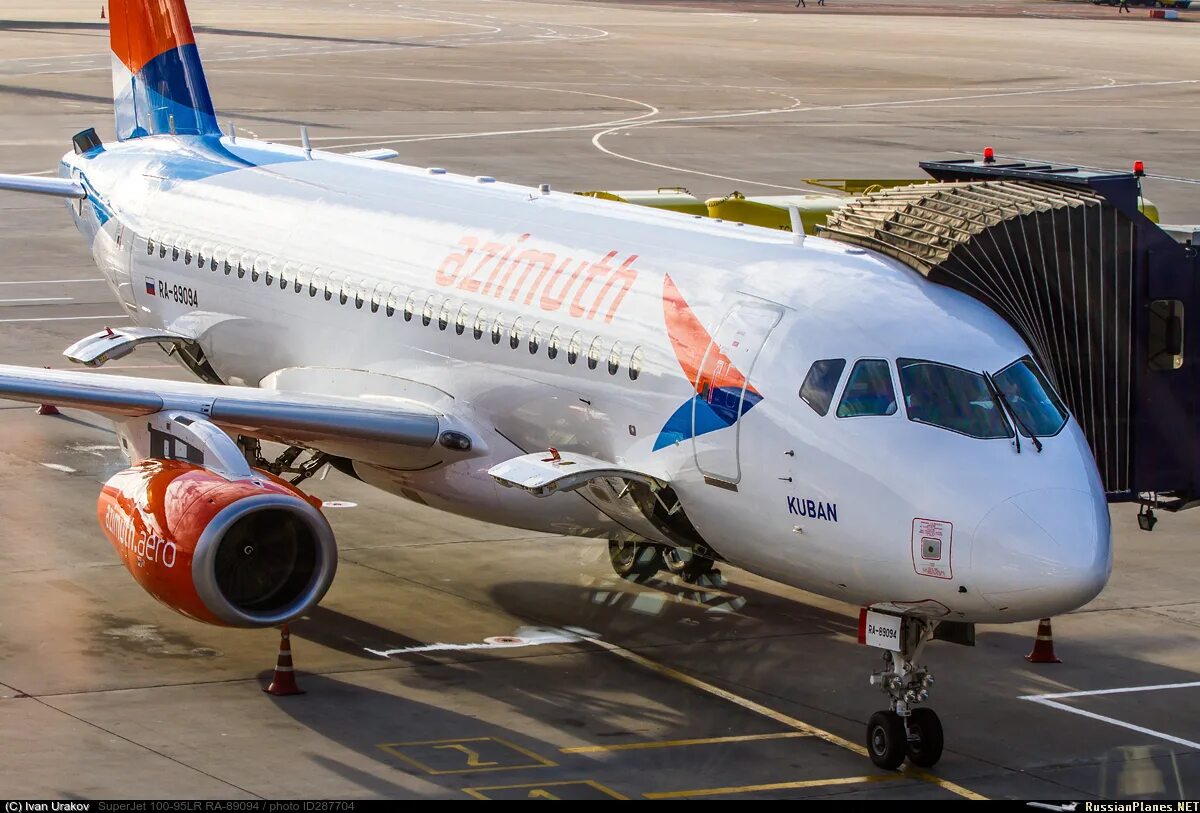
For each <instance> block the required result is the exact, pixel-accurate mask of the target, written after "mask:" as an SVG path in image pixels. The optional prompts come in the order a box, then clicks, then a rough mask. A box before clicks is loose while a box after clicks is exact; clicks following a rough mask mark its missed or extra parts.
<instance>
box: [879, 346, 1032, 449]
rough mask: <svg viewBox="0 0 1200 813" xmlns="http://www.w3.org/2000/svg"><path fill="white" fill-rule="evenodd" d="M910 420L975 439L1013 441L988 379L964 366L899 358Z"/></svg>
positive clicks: (1006, 420) (902, 384)
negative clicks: (1008, 439)
mask: <svg viewBox="0 0 1200 813" xmlns="http://www.w3.org/2000/svg"><path fill="white" fill-rule="evenodd" d="M896 367H897V368H898V370H899V372H900V388H901V389H902V390H903V391H904V406H905V408H906V409H907V410H908V419H909V420H910V421H916V422H917V423H927V424H929V425H930V426H939V427H941V428H942V429H949V430H950V431H951V432H959V433H961V434H964V435H969V436H971V437H973V438H1011V437H1012V427H1010V426H1009V425H1008V419H1007V418H1005V416H1004V411H1003V410H1002V409H1001V408H1000V405H999V404H997V403H996V401H995V399H994V398H993V397H992V393H991V390H990V389H989V388H988V383H987V379H986V378H984V377H983V376H982V375H981V374H980V373H973V372H971V371H970V370H964V369H962V368H961V367H951V366H950V365H949V364H938V363H937V362H934V361H922V360H920V359H896Z"/></svg>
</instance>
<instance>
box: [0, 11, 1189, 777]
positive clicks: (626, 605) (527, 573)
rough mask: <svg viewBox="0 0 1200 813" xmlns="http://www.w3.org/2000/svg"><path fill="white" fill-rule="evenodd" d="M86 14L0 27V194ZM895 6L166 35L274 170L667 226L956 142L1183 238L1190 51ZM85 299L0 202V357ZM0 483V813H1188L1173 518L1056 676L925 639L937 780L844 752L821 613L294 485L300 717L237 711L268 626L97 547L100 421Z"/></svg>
mask: <svg viewBox="0 0 1200 813" xmlns="http://www.w3.org/2000/svg"><path fill="white" fill-rule="evenodd" d="M829 2H830V3H831V4H837V3H839V0H829ZM99 5H100V4H99V3H98V2H77V1H76V0H68V1H67V2H63V3H59V4H55V6H54V8H53V9H46V8H44V7H43V6H44V4H36V3H33V2H31V0H30V1H27V0H10V2H7V3H5V6H4V10H3V12H0V13H2V14H3V15H4V16H5V17H6V18H7V19H4V20H0V171H4V172H25V173H49V172H52V171H53V169H54V167H55V165H56V162H57V159H58V157H59V156H60V155H61V154H62V153H63V152H64V151H65V150H67V149H68V148H69V138H70V135H71V134H72V133H74V132H76V131H78V130H81V129H83V128H85V127H88V126H96V127H97V129H98V131H99V133H100V135H101V137H102V138H104V139H106V140H107V139H110V138H111V133H112V120H111V107H110V101H109V98H110V97H109V93H110V86H111V84H110V77H109V70H108V64H109V56H108V53H107V32H106V30H105V27H104V23H102V22H101V21H100V20H99V19H98V17H99ZM712 5H714V4H712V3H709V4H707V6H712ZM719 5H720V6H722V7H725V8H728V9H730V10H732V9H734V8H736V6H734V4H732V3H722V4H719ZM750 5H751V6H763V5H765V4H762V3H754V4H750ZM784 5H790V4H788V3H787V2H786V0H784ZM809 5H810V8H809V9H807V11H808V12H813V11H814V8H813V7H812V6H813V4H811V3H810V4H809ZM857 5H860V6H861V3H859V4H857ZM919 5H921V6H922V7H936V8H934V9H933V11H935V12H937V11H939V10H940V11H941V12H944V14H945V16H906V15H899V16H888V15H883V14H875V15H867V14H827V15H820V14H814V13H807V14H805V13H801V12H803V11H804V10H801V12H797V13H771V14H765V13H764V14H758V13H757V12H754V13H744V14H741V13H714V12H713V10H712V9H711V8H709V7H707V6H706V7H704V8H700V9H692V8H688V7H684V6H682V5H681V4H672V5H664V6H656V5H650V4H646V3H636V4H619V3H609V4H591V3H585V2H575V3H566V2H557V3H554V2H545V3H542V2H508V1H507V0H499V1H497V2H486V1H485V0H472V1H471V2H467V1H466V0H437V2H433V1H432V0H429V1H428V2H412V3H395V2H382V1H381V0H360V2H354V3H349V2H343V1H341V0H338V1H337V2H334V0H319V1H316V2H310V3H304V4H300V3H283V2H270V1H267V0H247V1H246V2H242V1H241V0H239V2H233V1H232V0H213V1H212V2H203V1H202V0H192V2H191V3H189V7H190V10H191V16H192V19H193V22H194V24H195V25H196V26H197V32H198V33H197V38H198V42H199V46H200V50H201V56H202V59H203V60H204V63H205V66H206V71H207V73H208V77H209V82H210V85H211V90H212V93H213V97H214V99H215V101H216V105H217V107H218V110H219V111H220V112H221V116H222V119H223V120H225V119H228V120H232V121H235V122H236V123H237V125H238V128H239V131H240V132H242V133H243V134H245V135H248V136H249V135H254V136H258V137H261V138H266V139H271V140H276V141H288V142H291V143H296V142H298V141H299V127H300V126H301V125H307V126H308V128H309V131H310V134H311V136H312V140H313V142H314V144H316V145H318V146H320V147H323V148H328V149H333V150H350V149H364V148H368V147H391V148H394V149H396V150H398V151H399V152H400V153H401V159H400V160H402V161H405V162H408V163H414V164H418V165H437V166H445V167H447V168H449V169H450V170H451V171H455V172H462V173H465V174H489V175H494V176H496V177H498V178H501V179H504V180H512V181H517V182H524V183H529V184H533V185H536V184H537V183H540V182H548V183H551V184H552V185H553V186H554V187H555V188H558V189H577V190H579V189H630V188H648V187H656V186H686V187H688V188H689V189H691V190H692V192H694V193H696V194H697V195H699V196H700V197H701V198H703V197H708V196H713V195H722V194H725V193H727V192H729V191H731V190H733V189H738V190H740V191H742V192H746V193H760V194H769V193H772V192H785V191H791V190H796V189H806V186H805V184H804V183H803V182H802V179H803V178H812V177H845V176H850V177H855V176H858V177H919V172H918V170H917V168H916V162H917V161H918V160H921V159H927V158H937V157H942V156H963V155H965V154H968V153H977V152H978V151H979V150H980V149H982V147H984V146H992V147H994V148H995V150H996V152H997V154H999V155H1002V156H1021V157H1028V158H1037V159H1049V160H1054V161H1058V162H1064V163H1073V164H1076V165H1086V166H1098V167H1115V168H1123V167H1127V166H1129V165H1130V163H1131V162H1132V161H1133V160H1134V159H1141V160H1144V161H1145V162H1146V165H1147V168H1148V171H1149V173H1150V177H1148V178H1147V180H1146V193H1147V195H1148V196H1149V197H1150V198H1152V199H1153V200H1154V201H1155V202H1156V203H1158V205H1159V207H1160V209H1161V210H1162V211H1163V217H1164V220H1167V221H1174V222H1188V221H1196V220H1200V200H1198V197H1197V184H1198V183H1200V180H1197V179H1198V178H1200V166H1198V165H1197V159H1196V157H1195V149H1194V145H1195V143H1196V135H1197V133H1200V108H1198V107H1197V105H1196V104H1195V98H1196V87H1197V84H1198V83H1200V50H1198V49H1196V48H1195V45H1194V41H1195V38H1196V37H1197V36H1200V26H1190V25H1187V24H1173V23H1165V22H1156V21H1151V20H1149V19H1145V17H1144V10H1142V12H1143V13H1142V14H1138V15H1135V16H1134V18H1127V19H1119V18H1117V16H1116V13H1115V10H1113V11H1112V12H1111V13H1109V14H1107V15H1105V17H1106V18H1105V19H1099V20H1097V19H1068V16H1069V15H1067V14H1065V13H1062V11H1063V9H1064V8H1066V7H1067V6H1068V5H1070V4H1066V3H1061V2H1059V3H1056V2H1046V3H1044V4H1038V3H1033V2H1027V1H1026V0H1021V2H1020V3H1019V4H1017V5H1019V7H1020V8H1021V9H1030V8H1034V7H1037V8H1038V9H1042V8H1043V7H1044V9H1045V10H1046V12H1047V15H1048V16H1056V19H1052V20H1051V19H1042V18H1041V17H1039V16H1035V15H1033V14H1023V13H1022V14H1013V15H1011V16H1006V17H993V18H991V19H987V20H986V21H982V20H980V19H979V18H978V17H977V16H972V14H971V13H970V12H971V11H972V9H974V10H975V11H978V12H979V13H981V14H982V13H984V12H985V11H986V10H987V9H985V8H984V7H991V6H995V5H997V4H995V3H990V4H989V3H971V2H965V3H954V2H951V1H950V0H944V2H939V0H926V2H924V3H921V4H919ZM976 7H977V8H976ZM884 8H885V9H886V8H890V5H889V6H884ZM1076 10H1078V9H1076ZM1084 11H1086V12H1087V14H1085V15H1084V16H1088V15H1090V14H1091V9H1090V8H1085V9H1084ZM1092 16H1094V15H1092ZM112 303H113V299H112V297H111V295H110V293H109V291H108V290H107V288H106V287H105V285H104V284H103V282H102V281H100V280H99V274H98V273H97V272H96V270H95V268H94V266H93V265H92V263H91V260H90V256H89V253H88V251H87V250H86V249H85V247H84V246H83V243H82V241H81V239H80V238H79V237H78V235H77V234H76V232H75V230H74V228H73V226H72V225H71V222H70V219H69V217H68V216H67V214H66V213H65V212H63V211H62V203H61V202H58V201H52V200H42V199H36V198H30V197H24V196H18V195H11V194H6V195H0V362H3V363H17V364H30V365H60V364H63V363H64V361H63V359H62V356H61V351H62V349H63V348H64V347H66V346H67V345H68V344H70V343H72V342H73V341H75V340H76V339H78V338H80V337H81V336H83V335H85V334H87V333H90V332H92V331H95V330H98V329H100V328H102V327H103V326H104V325H106V324H117V323H119V322H120V316H119V309H118V308H116V307H115V306H114V305H113V304H112ZM116 370H122V371H129V372H134V373H137V374H143V375H147V376H162V377H178V378H182V377H183V373H182V371H180V370H179V369H178V368H176V367H175V366H173V365H172V364H171V363H170V362H169V361H168V360H167V359H166V358H165V357H164V356H162V355H161V354H159V353H158V352H157V351H152V350H146V349H143V350H139V351H138V352H137V353H135V354H133V355H132V356H129V357H127V358H125V359H122V360H120V361H118V362H113V363H110V364H109V365H106V366H105V367H104V368H103V371H102V372H100V373H99V374H101V375H103V374H104V373H105V372H110V371H116ZM0 464H2V465H0V531H2V533H0V795H3V796H6V797H29V798H46V797H53V798H85V799H88V798H92V799H94V798H116V797H140V798H158V797H182V798H193V797H205V798H224V797H234V798H249V797H262V798H280V797H322V798H370V797H378V796H399V797H446V798H470V797H475V798H543V799H548V798H562V799H583V798H610V797H615V798H659V799H661V798H684V797H688V798H691V797H695V798H732V799H737V798H808V797H838V798H862V799H876V798H889V797H900V798H906V799H926V798H931V799H932V798H955V797H956V796H959V797H962V796H965V797H969V798H975V797H978V796H983V797H992V798H995V797H1018V798H1035V799H1064V800H1082V799H1087V798H1092V797H1097V796H1099V797H1107V798H1179V797H1184V798H1187V797H1192V798H1195V797H1196V796H1197V795H1198V794H1200V759H1198V753H1197V752H1198V751H1200V703H1198V702H1197V700H1198V699H1200V676H1198V674H1197V673H1198V672H1200V647H1198V644H1200V601H1198V600H1197V596H1198V595H1200V590H1198V588H1200V568H1197V567H1196V562H1197V560H1198V558H1200V533H1198V532H1200V514H1194V513H1185V514H1182V515H1179V516H1164V517H1163V518H1162V520H1161V522H1160V523H1159V525H1158V528H1157V529H1156V530H1155V531H1154V532H1153V533H1152V534H1147V533H1142V532H1139V531H1138V530H1137V526H1136V522H1135V519H1134V514H1135V509H1134V508H1132V507H1130V506H1116V507H1114V509H1113V518H1114V532H1115V545H1116V551H1117V556H1116V559H1117V561H1116V566H1115V568H1114V573H1113V578H1112V581H1111V583H1110V584H1109V586H1108V588H1107V589H1106V590H1105V591H1104V593H1102V594H1101V596H1100V597H1099V598H1098V599H1096V600H1095V601H1094V602H1092V604H1090V605H1089V606H1087V607H1085V608H1084V609H1082V610H1080V611H1078V612H1075V613H1072V614H1070V615H1067V616H1064V617H1060V618H1056V619H1055V620H1054V633H1055V642H1056V647H1057V652H1058V655H1059V656H1060V657H1061V658H1062V659H1063V661H1064V662H1063V663H1061V664H1049V665H1032V664H1029V663H1027V662H1026V660H1025V659H1024V658H1023V657H1022V656H1023V655H1024V654H1025V653H1027V652H1028V651H1029V649H1030V647H1031V645H1032V643H1033V638H1034V633H1035V629H1036V625H1035V624H1019V625H1015V626H1011V627H999V626H997V627H986V628H981V629H980V630H979V636H978V645H977V646H976V647H974V648H964V647H959V646H954V645H951V644H947V643H941V642H938V643H935V644H933V645H931V646H930V648H929V650H928V656H927V658H926V660H927V662H928V663H929V665H930V666H931V668H932V670H933V672H934V674H935V675H936V677H937V684H936V686H935V687H934V689H933V695H932V700H931V703H930V705H931V706H932V707H933V708H935V709H936V710H937V711H938V712H939V714H940V715H941V717H942V720H943V722H944V725H945V728H946V736H947V750H946V753H945V756H944V757H943V759H942V761H941V763H940V764H939V765H938V766H937V768H936V769H935V770H933V771H931V772H928V773H922V772H917V771H911V770H906V771H904V772H901V773H895V774H887V773H882V772H880V771H879V770H877V769H876V768H875V767H874V766H873V765H872V764H871V763H870V761H869V760H868V759H867V758H866V757H865V756H864V751H863V748H862V746H861V744H860V743H861V740H862V739H863V733H864V724H865V721H866V719H867V718H868V717H869V716H870V714H871V713H872V712H873V711H875V710H877V709H879V708H882V707H883V696H882V695H881V694H879V693H878V692H877V691H875V690H874V689H872V688H871V687H870V686H869V685H868V675H869V674H870V671H871V670H872V669H873V668H878V663H879V659H878V656H877V653H876V652H874V651H872V650H867V649H865V648H863V647H859V646H857V645H856V644H855V642H854V637H855V632H856V621H857V611H856V609H855V608H853V607H850V606H847V605H843V604H839V603H837V602H834V601H829V600H825V599H821V598H817V597H814V596H811V595H808V594H804V593H801V592H799V591H796V590H791V589H788V588H784V587H781V586H779V585H775V584H772V583H770V582H767V581H764V580H762V579H759V578H757V577H753V576H750V575H748V574H746V573H744V572H741V571H738V570H736V569H733V568H726V571H725V575H726V576H727V577H728V581H729V583H728V585H727V586H726V587H724V588H723V589H721V590H715V589H712V590H698V589H696V588H694V587H691V586H689V585H685V584H681V583H678V582H675V581H672V580H664V581H659V582H653V583H650V584H645V585H635V584H632V583H629V582H625V581H622V580H620V579H618V578H616V577H615V576H614V575H613V573H612V571H611V568H610V566H609V564H608V561H607V551H606V548H605V546H604V544H603V543H599V542H596V541H592V540H581V539H567V538H559V537H552V536H545V535H538V534H531V533H528V532H524V531H520V530H514V529H510V528H501V527H496V526H489V525H485V524H482V523H478V522H473V521H469V520H464V519H459V518H456V517H453V516H450V515H447V514H443V513H439V512H437V511H434V510H432V509H429V508H427V507H424V506H421V505H418V504H415V503H411V502H406V501H404V500H400V499H398V498H392V497H388V496H385V495H383V494H381V493H377V492H374V491H372V490H370V489H369V488H368V487H366V486H364V485H362V484H361V483H358V482H356V481H353V480H350V479H348V478H345V477H343V476H342V475H340V474H337V473H331V474H330V475H329V476H328V477H327V478H326V479H324V480H321V481H316V482H312V483H311V491H312V492H313V493H315V494H317V495H319V496H321V497H322V498H323V499H325V500H327V501H330V503H331V507H329V508H328V511H327V513H328V516H329V518H330V521H331V522H332V524H333V526H334V528H335V530H336V532H337V534H338V540H339V547H340V555H341V559H340V565H339V573H338V578H337V580H336V581H335V583H334V586H333V588H332V590H331V591H330V593H329V594H328V596H327V597H326V599H325V601H324V602H323V603H322V605H321V606H320V607H319V608H318V609H317V610H315V611H314V612H313V613H312V614H311V616H310V617H307V618H305V619H302V620H300V621H298V622H297V623H295V624H294V625H293V635H292V645H293V651H294V656H295V661H296V666H297V670H298V671H297V675H298V680H299V683H300V685H301V687H302V688H304V689H306V690H307V692H308V693H307V694H305V695H303V696H298V697H284V698H272V697H270V696H268V695H265V694H263V693H262V692H261V691H260V687H261V686H262V685H264V684H265V682H266V680H267V678H268V677H269V674H270V668H271V666H272V665H273V664H274V661H275V653H276V649H277V646H278V635H277V634H276V633H275V632H274V631H272V630H259V631H238V630H222V629H215V628H211V627H206V626H203V625H200V624H197V623H194V622H191V621H188V620H187V619H185V618H183V617H182V616H179V615H176V614H175V613H173V612H171V611H170V610H168V609H166V608H165V607H163V606H161V605H159V604H158V603H156V602H155V601H154V600H153V599H151V598H150V597H149V596H147V595H146V594H145V593H143V592H142V591H141V589H140V588H139V587H137V585H136V584H135V583H134V582H133V580H132V579H130V578H129V576H128V574H127V573H126V572H125V570H124V569H123V567H122V566H121V565H120V564H119V563H118V562H117V560H116V556H115V554H114V553H113V551H112V550H111V548H110V547H109V545H108V544H107V542H105V541H104V539H103V537H102V536H101V534H100V532H99V530H98V528H97V527H96V522H95V508H94V506H95V499H96V495H97V493H98V491H99V488H100V484H101V483H102V482H103V481H104V480H106V479H107V478H108V477H109V476H111V475H112V474H113V473H115V472H116V471H118V470H120V469H121V468H123V464H122V461H121V459H120V457H119V455H118V452H117V449H116V446H115V443H114V440H113V435H112V434H111V432H110V430H109V428H108V427H107V426H106V425H105V423H104V422H103V421H102V420H100V419H98V418H96V417H95V416H92V415H89V414H87V413H82V412H76V411H69V410H67V411H64V414H63V415H62V416H60V417H48V416H39V415H37V414H35V411H34V410H33V409H32V408H30V407H28V406H26V405H18V404H12V403H0ZM1061 694H1069V695H1070V696H1068V697H1059V698H1055V697H1044V696H1045V695H1061ZM1031 698H1034V699H1031Z"/></svg>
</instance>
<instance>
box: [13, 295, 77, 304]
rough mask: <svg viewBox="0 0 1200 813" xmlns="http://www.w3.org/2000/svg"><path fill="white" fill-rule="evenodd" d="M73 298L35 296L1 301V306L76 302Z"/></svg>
mask: <svg viewBox="0 0 1200 813" xmlns="http://www.w3.org/2000/svg"><path fill="white" fill-rule="evenodd" d="M74 301H75V297H73V296H34V297H27V298H25V299H0V305H9V304H12V303H13V302H74Z"/></svg>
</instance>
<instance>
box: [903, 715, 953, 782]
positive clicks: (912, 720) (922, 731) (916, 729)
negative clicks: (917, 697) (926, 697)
mask: <svg viewBox="0 0 1200 813" xmlns="http://www.w3.org/2000/svg"><path fill="white" fill-rule="evenodd" d="M943 745H945V737H944V735H943V733H942V721H941V720H939V719H938V716H937V713H936V712H934V710H933V709H924V708H922V709H913V711H912V714H910V715H909V716H908V761H909V762H911V763H912V764H913V765H918V766H920V767H922V768H932V767H933V766H934V765H936V764H937V762H938V760H939V759H941V758H942V746H943Z"/></svg>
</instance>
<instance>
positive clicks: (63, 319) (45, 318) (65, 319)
mask: <svg viewBox="0 0 1200 813" xmlns="http://www.w3.org/2000/svg"><path fill="white" fill-rule="evenodd" d="M124 318H126V317H125V314H123V313H121V314H117V315H115V316H114V315H113V314H106V315H104V316H42V317H39V318H36V319H35V318H27V319H0V323H2V322H73V321H75V320H77V319H124Z"/></svg>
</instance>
